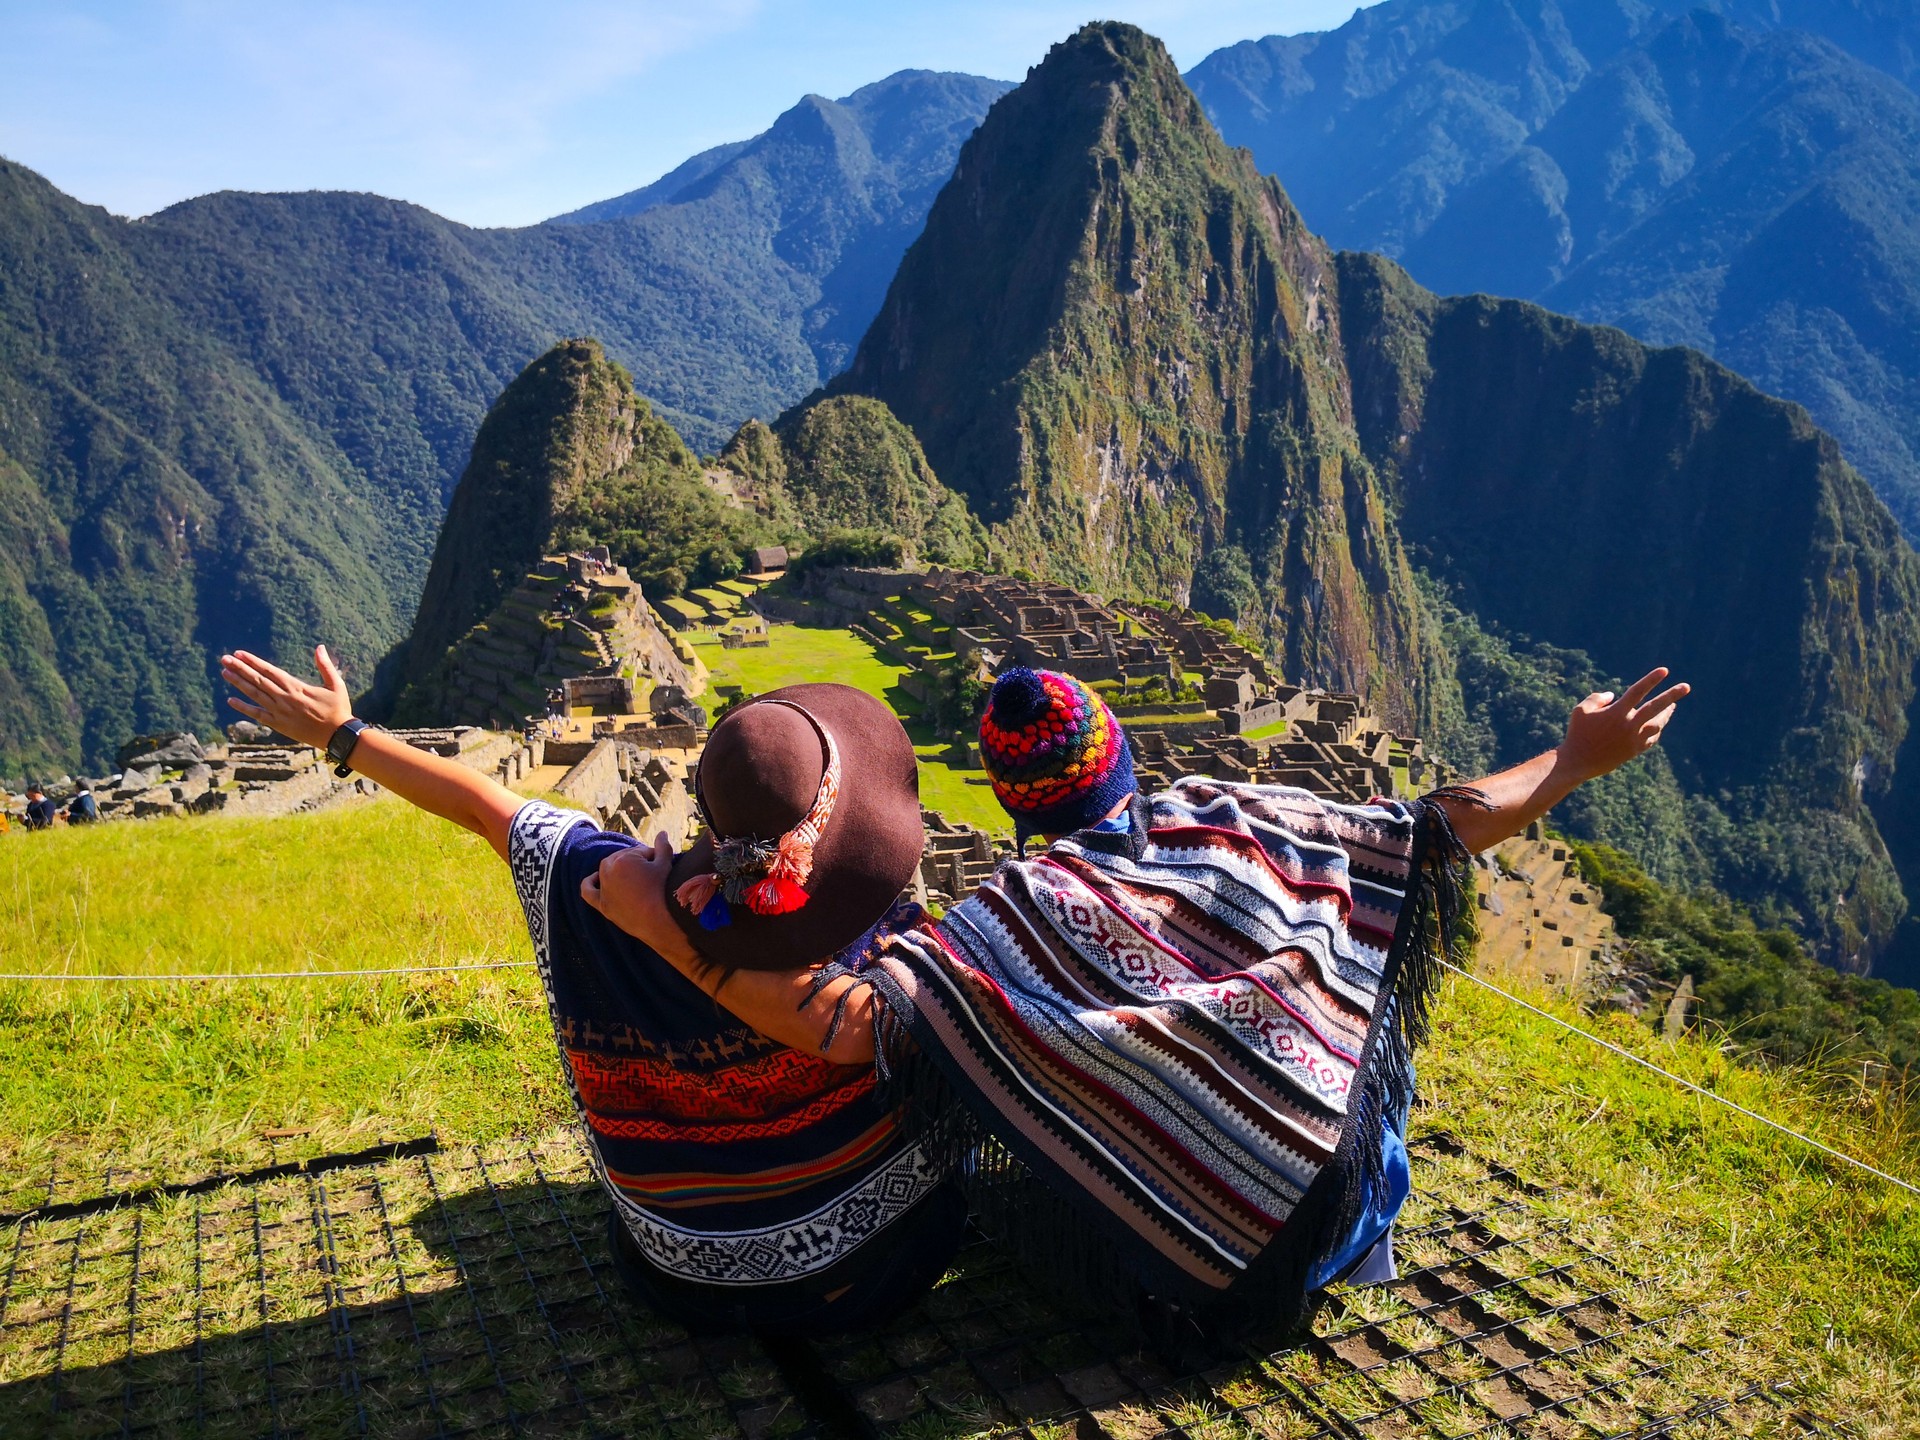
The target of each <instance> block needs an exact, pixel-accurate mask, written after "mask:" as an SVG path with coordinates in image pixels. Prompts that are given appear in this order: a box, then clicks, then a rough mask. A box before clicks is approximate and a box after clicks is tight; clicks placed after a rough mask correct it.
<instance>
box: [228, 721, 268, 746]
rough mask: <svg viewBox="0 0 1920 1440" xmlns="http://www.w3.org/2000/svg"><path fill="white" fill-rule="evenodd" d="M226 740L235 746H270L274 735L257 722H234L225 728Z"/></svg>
mask: <svg viewBox="0 0 1920 1440" xmlns="http://www.w3.org/2000/svg"><path fill="white" fill-rule="evenodd" d="M227 739H229V740H231V741H232V742H233V743H234V744H236V745H270V744H272V743H273V741H274V733H273V731H272V730H271V729H269V728H268V727H267V726H265V725H262V724H260V723H258V722H257V721H253V720H236V721H234V722H233V723H232V724H231V725H229V726H227Z"/></svg>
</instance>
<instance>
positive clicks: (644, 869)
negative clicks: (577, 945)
mask: <svg viewBox="0 0 1920 1440" xmlns="http://www.w3.org/2000/svg"><path fill="white" fill-rule="evenodd" d="M672 868H673V846H672V844H671V843H669V842H668V840H667V832H666V831H664V830H662V831H661V832H660V833H659V834H658V835H656V836H654V838H653V844H651V845H629V846H628V847H627V848H626V849H624V850H618V851H615V852H614V853H613V854H611V855H609V856H608V857H607V858H606V859H604V860H602V861H601V862H600V868H599V869H598V870H597V871H595V872H594V873H593V874H591V875H589V876H587V878H586V879H584V880H582V881H581V882H580V898H581V899H582V900H584V901H586V902H587V904H589V905H591V906H592V907H593V908H594V909H595V910H598V911H599V912H600V913H601V914H602V915H603V916H605V917H606V919H607V921H608V923H610V924H612V925H616V926H618V927H619V928H620V929H622V930H624V931H626V932H627V934H629V935H631V936H633V938H634V939H636V940H638V941H640V943H641V944H643V945H646V946H649V947H651V948H652V949H653V950H654V952H655V953H657V954H658V955H659V956H660V957H661V958H662V959H664V960H666V961H667V963H669V964H670V965H672V966H673V967H674V968H675V969H677V970H680V971H682V972H685V971H686V970H687V969H688V967H689V966H692V965H695V964H697V963H698V960H699V956H698V954H697V953H696V952H695V950H694V948H693V945H692V942H690V941H689V940H688V939H687V935H686V932H685V931H684V930H682V929H681V928H680V926H679V925H678V924H677V923H675V921H674V918H673V913H672V912H671V911H670V910H669V909H668V908H667V907H668V906H670V905H672V904H673V900H672V898H671V897H670V896H669V895H668V894H667V872H668V871H669V870H671V869H672Z"/></svg>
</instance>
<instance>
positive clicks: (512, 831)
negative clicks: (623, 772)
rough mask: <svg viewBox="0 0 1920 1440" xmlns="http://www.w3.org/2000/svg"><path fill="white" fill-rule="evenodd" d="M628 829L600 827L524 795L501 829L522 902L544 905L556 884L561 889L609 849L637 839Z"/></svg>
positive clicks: (568, 888)
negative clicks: (523, 801)
mask: <svg viewBox="0 0 1920 1440" xmlns="http://www.w3.org/2000/svg"><path fill="white" fill-rule="evenodd" d="M638 843H639V842H638V841H636V840H635V839H634V838H633V837H632V836H631V835H622V834H620V833H618V832H617V831H612V830H602V829H601V828H600V826H599V825H598V824H596V823H595V822H594V818H593V816H591V815H588V814H586V813H585V812H583V811H580V810H567V809H563V808H561V807H560V806H558V805H549V804H548V803H547V802H546V801H544V800H529V801H527V803H526V804H524V805H522V806H521V807H520V808H519V809H518V810H517V811H515V812H514V816H513V823H512V825H511V826H509V828H508V830H507V864H508V866H509V868H510V869H511V870H512V871H513V881H514V886H515V888H516V889H517V890H518V891H519V892H520V898H521V900H522V901H523V902H525V903H527V904H536V903H537V904H540V905H542V906H544V905H545V903H546V900H547V897H548V895H549V894H551V893H553V888H554V887H556V886H559V887H563V889H564V891H565V892H566V893H569V894H570V893H572V892H573V891H574V890H577V889H578V888H579V884H580V881H581V880H582V879H583V878H585V876H586V875H587V874H588V873H589V872H591V871H594V870H597V869H599V868H600V862H601V861H602V860H604V859H606V857H607V856H608V855H609V854H611V853H612V852H613V851H615V850H623V849H625V848H626V847H628V846H630V845H635V844H638Z"/></svg>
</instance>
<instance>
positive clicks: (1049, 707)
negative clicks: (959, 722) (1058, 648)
mask: <svg viewBox="0 0 1920 1440" xmlns="http://www.w3.org/2000/svg"><path fill="white" fill-rule="evenodd" d="M980 764H981V766H982V767H983V768H984V769H985V770H986V772H987V778H988V779H989V780H990V781H991V782H992V784H993V793H994V798H996V799H997V800H999V802H1000V804H1001V805H1002V806H1003V807H1004V808H1005V809H1006V812H1007V813H1008V814H1009V815H1011V816H1012V817H1013V829H1014V835H1015V836H1016V837H1017V839H1018V840H1019V842H1020V844H1021V846H1022V848H1023V849H1024V847H1025V845H1026V840H1027V837H1028V836H1030V835H1065V834H1068V833H1070V832H1072V831H1075V830H1084V829H1086V828H1087V827H1089V826H1092V825H1098V824H1101V823H1102V822H1104V821H1105V820H1107V819H1108V817H1109V816H1111V815H1112V814H1113V813H1114V812H1115V810H1116V809H1118V808H1119V807H1120V806H1122V805H1124V804H1125V803H1126V801H1127V800H1128V798H1129V797H1131V796H1132V794H1133V792H1134V783H1135V782H1134V776H1133V749H1132V747H1131V746H1130V745H1128V744H1127V736H1126V732H1125V731H1124V730H1122V729H1121V728H1120V722H1119V721H1118V720H1117V719H1115V718H1114V714H1113V711H1112V710H1111V709H1109V708H1108V706H1107V702H1106V701H1104V700H1102V699H1101V698H1100V697H1099V696H1098V695H1096V694H1094V692H1093V691H1091V690H1089V689H1088V688H1087V687H1086V686H1085V685H1083V684H1081V683H1080V682H1079V681H1078V680H1076V679H1074V678H1073V677H1072V676H1071V675H1062V674H1060V673H1058V672H1057V671H1053V670H1030V669H1028V668H1027V667H1026V666H1024V665H1016V666H1014V667H1013V668H1012V669H1010V670H1007V671H1004V672H1003V673H1002V674H1001V675H1000V677H999V678H998V679H996V680H995V681H994V682H993V693H992V694H991V695H989V696H988V697H987V709H986V713H985V714H984V715H982V716H981V717H980Z"/></svg>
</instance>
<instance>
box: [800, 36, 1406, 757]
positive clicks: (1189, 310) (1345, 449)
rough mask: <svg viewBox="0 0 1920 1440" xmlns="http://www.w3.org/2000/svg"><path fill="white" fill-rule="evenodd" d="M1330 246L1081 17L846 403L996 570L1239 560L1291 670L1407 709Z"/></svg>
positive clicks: (1171, 571) (1162, 78) (883, 320)
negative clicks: (945, 492)
mask: <svg viewBox="0 0 1920 1440" xmlns="http://www.w3.org/2000/svg"><path fill="white" fill-rule="evenodd" d="M1332 285H1333V268H1332V257H1331V256H1330V255H1329V253H1328V252H1327V250H1326V247H1325V246H1324V245H1322V244H1321V243H1320V242H1319V240H1317V239H1316V238H1315V237H1314V236H1312V235H1311V234H1309V233H1308V232H1307V230H1306V227H1305V226H1304V225H1303V224H1302V222H1301V220H1300V217H1299V215H1298V213H1297V212H1296V211H1295V210H1294V208H1293V206H1292V205H1291V204H1290V203H1289V201H1288V200H1287V197H1286V195H1285V193H1284V192H1283V191H1282V190H1281V189H1280V187H1279V185H1278V184H1277V183H1276V182H1275V181H1274V180H1272V179H1270V178H1268V177H1264V176H1261V175H1260V174H1258V173H1257V172H1256V171H1255V170H1254V168H1253V165H1252V163H1251V161H1250V160H1249V159H1248V157H1247V156H1246V155H1245V154H1244V153H1239V152H1235V151H1232V150H1229V149H1228V148H1227V147H1226V145H1225V144H1224V143H1223V142H1222V141H1221V140H1220V138H1219V136H1218V135H1217V134H1216V133H1215V131H1214V129H1213V127H1212V126H1211V125H1210V124H1209V123H1208V122H1207V120H1206V118H1205V116H1204V115H1203V114H1202V112H1201V110H1200V107H1199V104H1198V102H1197V101H1195V99H1194V98H1193V95H1192V94H1191V93H1190V92H1189V91H1188V90H1187V88H1186V85H1185V83H1184V82H1183V81H1182V80H1181V79H1180V75H1179V72H1178V70H1177V69H1175V67H1174V64H1173V61H1172V60H1171V58H1170V57H1169V56H1168V55H1167V52H1166V50H1165V48H1164V47H1163V46H1162V45H1161V44H1160V42H1159V41H1157V40H1155V39H1153V38H1151V37H1150V36H1148V35H1145V34H1143V33H1142V32H1141V31H1139V30H1136V29H1134V28H1133V27H1131V26H1126V25H1118V24H1099V25H1089V26H1087V27H1085V28H1084V29H1082V30H1081V31H1080V32H1079V33H1078V34H1076V35H1075V36H1073V37H1072V38H1071V39H1069V40H1067V41H1065V42H1064V43H1062V44H1060V45H1057V46H1055V47H1054V49H1053V50H1052V51H1051V52H1050V53H1049V54H1048V56H1047V58H1046V60H1045V62H1044V63H1042V64H1041V65H1039V66H1038V67H1036V68H1035V70H1034V71H1033V73H1032V74H1031V75H1030V76H1029V77H1028V79H1027V82H1026V84H1024V85H1022V86H1021V87H1020V88H1019V89H1018V90H1016V91H1014V92H1013V93H1012V94H1011V95H1009V96H1007V97H1006V98H1005V99H1003V100H1001V101H999V102H998V103H997V104H996V105H995V106H994V108H993V109H992V110H991V111H990V112H989V113H988V116H987V119H986V120H985V121H984V122H983V123H982V125H981V127H980V129H979V130H978V131H977V132H975V134H974V136H973V138H972V139H970V140H969V141H968V142H967V144H966V145H965V146H964V147H962V149H961V152H960V160H959V163H958V165H957V167H956V169H955V171H954V176H953V179H952V180H951V181H949V182H948V184H947V187H946V189H945V190H943V191H942V192H941V193H940V196H939V198H938V199H937V200H936V201H935V202H934V206H933V209H932V211H931V212H930V214H929V216H928V220H927V228H926V230H925V231H924V232H923V234H922V235H921V238H920V239H919V240H918V241H916V242H915V244H914V245H913V246H912V248H911V249H909V250H908V252H907V256H906V258H905V260H904V261H903V262H902V264H901V267H900V270H899V273H898V274H897V275H896V276H895V277H894V282H893V286H892V288H891V289H890V290H889V291H888V294H887V300H886V303H885V304H884V305H883V306H882V308H881V311H880V314H879V316H878V317H877V318H876V319H875V320H874V323H873V324H872V326H871V327H869V329H868V331H867V334H866V336H865V338H864V339H863V340H862V342H861V345H860V349H859V351H858V352H857V354H856V355H855V358H854V362H853V364H852V366H851V367H850V368H849V369H848V370H847V371H846V372H845V373H844V374H842V375H841V376H840V377H839V378H837V379H836V380H835V381H834V382H833V384H832V386H831V387H830V388H831V389H832V391H833V392H834V393H841V394H866V395H871V396H874V397H875V398H877V399H880V400H883V401H885V402H886V403H887V404H888V405H889V406H890V407H891V408H892V409H893V411H894V413H895V414H897V415H898V416H899V417H900V418H901V419H902V420H904V421H905V422H906V423H907V424H908V425H909V426H911V427H912V428H913V431H914V433H915V434H916V435H918V437H919V439H920V442H921V444H922V445H923V446H924V447H925V448H926V453H927V457H928V459H929V460H930V461H931V462H932V464H933V467H934V470H935V471H936V472H937V473H938V475H939V476H940V479H941V480H942V481H943V482H945V483H946V484H948V485H950V486H952V487H953V488H955V489H956V490H958V491H959V492H960V493H961V494H963V495H965V496H966V497H967V498H968V500H969V501H970V502H971V503H972V504H973V505H974V507H975V509H976V510H977V511H978V513H979V514H980V515H981V517H982V518H983V519H985V520H987V521H988V522H989V523H991V524H992V525H993V527H994V533H995V536H996V539H997V540H998V542H999V545H1000V548H1001V550H1002V552H1003V560H1004V561H1005V563H1007V564H1010V565H1015V566H1026V567H1029V568H1032V569H1034V570H1036V571H1045V572H1046V573H1048V574H1050V575H1052V576H1054V577H1056V578H1059V579H1062V580H1066V581H1069V582H1071V583H1075V584H1087V585H1094V586H1101V587H1111V588H1118V589H1122V590H1137V591H1140V592H1143V593H1146V594H1151V595H1158V596H1161V597H1164V598H1171V599H1179V600H1185V599H1187V598H1189V595H1190V593H1191V590H1192V587H1193V582H1194V576H1195V572H1196V570H1197V569H1198V568H1199V567H1200V565H1201V563H1202V561H1203V559H1204V558H1205V557H1206V556H1207V555H1208V554H1210V553H1211V552H1213V551H1215V550H1218V549H1220V548H1222V547H1226V546H1234V547H1238V548H1239V549H1242V550H1244V551H1245V552H1246V553H1247V554H1248V555H1249V556H1251V557H1252V569H1253V572H1254V574H1255V575H1256V576H1257V577H1258V578H1259V580H1260V582H1261V584H1260V596H1259V600H1258V603H1257V604H1255V605H1253V606H1249V607H1248V609H1247V611H1246V613H1243V614H1239V615H1236V616H1234V617H1232V618H1234V619H1236V620H1237V621H1238V622H1239V623H1240V624H1241V625H1242V626H1243V627H1245V628H1246V629H1248V630H1249V631H1252V632H1254V633H1256V634H1260V635H1263V636H1265V637H1267V638H1269V639H1270V640H1271V641H1272V642H1273V643H1274V644H1275V646H1276V647H1277V648H1278V651H1279V653H1280V657H1281V661H1282V665H1283V668H1284V669H1285V671H1286V673H1288V674H1289V675H1297V676H1300V677H1303V678H1306V679H1308V680H1311V681H1313V682H1315V683H1324V684H1327V685H1330V686H1332V687H1334V688H1337V689H1347V690H1356V691H1362V692H1366V693H1368V694H1369V695H1370V696H1372V698H1374V699H1375V700H1376V702H1378V703H1379V704H1380V705H1381V706H1382V707H1383V710H1384V713H1386V714H1388V715H1389V716H1391V717H1393V718H1395V719H1396V720H1397V721H1398V722H1399V723H1402V724H1411V723H1413V722H1414V720H1415V719H1416V711H1417V704H1418V702H1417V696H1416V693H1415V691H1414V690H1413V689H1411V688H1409V686H1408V683H1407V682H1409V681H1411V680H1413V679H1414V678H1415V677H1418V676H1419V675H1420V674H1421V673H1422V671H1423V668H1424V667H1425V665H1426V660H1425V657H1424V656H1423V654H1422V650H1421V645H1420V639H1419V635H1420V629H1419V625H1418V621H1417V613H1416V612H1417V606H1416V601H1415V597H1414V592H1413V584H1412V576H1411V572H1410V571H1409V569H1408V567H1407V564H1406V560H1405V557H1404V555H1403V554H1402V553H1401V550H1400V547H1399V546H1398V544H1397V543H1396V542H1395V540H1394V538H1393V535H1392V532H1391V530H1390V529H1389V528H1388V526H1387V523H1386V515H1385V510H1384V507H1383V505H1382V497H1381V495H1380V493H1379V490H1378V487H1377V484H1376V482H1375V478H1374V476H1373V472H1372V467H1371V466H1370V464H1369V463H1368V461H1367V460H1366V457H1365V456H1364V455H1363V454H1362V453H1361V449H1360V445H1359V442H1358V439H1357V437H1356V435H1355V433H1354V429H1353V423H1352V407H1351V405H1350V403H1349V401H1348V398H1347V393H1346V384H1345V380H1344V376H1343V374H1342V366H1343V361H1342V358H1341V351H1340V340H1339V331H1338V317H1337V314H1336V311H1335V307H1334V305H1333V304H1332V303H1331V302H1332Z"/></svg>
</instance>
